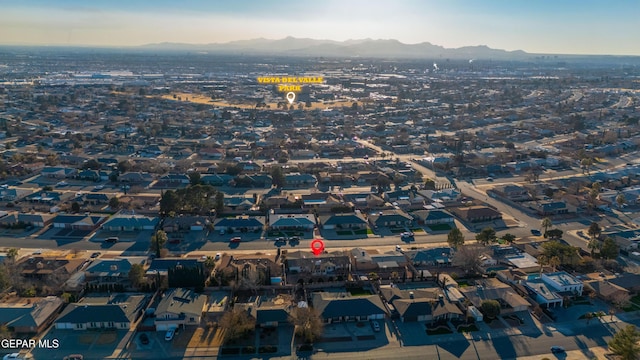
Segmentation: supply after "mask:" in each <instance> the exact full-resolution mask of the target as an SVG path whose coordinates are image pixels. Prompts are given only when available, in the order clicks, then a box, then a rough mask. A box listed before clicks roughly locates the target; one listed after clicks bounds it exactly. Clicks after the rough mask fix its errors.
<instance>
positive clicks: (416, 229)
mask: <svg viewBox="0 0 640 360" xmlns="http://www.w3.org/2000/svg"><path fill="white" fill-rule="evenodd" d="M411 231H412V232H414V233H419V232H424V229H423V228H415V229H411Z"/></svg>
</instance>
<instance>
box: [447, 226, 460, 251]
mask: <svg viewBox="0 0 640 360" xmlns="http://www.w3.org/2000/svg"><path fill="white" fill-rule="evenodd" d="M447 242H448V243H449V246H451V247H452V248H454V249H457V248H458V247H460V246H462V245H464V235H462V231H460V229H458V228H453V229H451V231H449V234H448V235H447Z"/></svg>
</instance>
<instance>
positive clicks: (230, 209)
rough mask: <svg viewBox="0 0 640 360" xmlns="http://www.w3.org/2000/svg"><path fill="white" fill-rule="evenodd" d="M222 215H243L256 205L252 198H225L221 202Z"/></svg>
mask: <svg viewBox="0 0 640 360" xmlns="http://www.w3.org/2000/svg"><path fill="white" fill-rule="evenodd" d="M223 204H224V211H223V212H224V213H236V214H237V213H243V212H246V211H249V210H251V208H253V207H254V206H255V205H256V203H255V200H254V199H253V198H246V197H242V196H231V197H225V198H224V200H223Z"/></svg>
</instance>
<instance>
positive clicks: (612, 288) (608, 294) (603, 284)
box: [584, 280, 630, 301]
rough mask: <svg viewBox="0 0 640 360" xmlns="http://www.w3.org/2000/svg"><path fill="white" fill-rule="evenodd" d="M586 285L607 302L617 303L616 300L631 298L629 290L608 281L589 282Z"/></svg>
mask: <svg viewBox="0 0 640 360" xmlns="http://www.w3.org/2000/svg"><path fill="white" fill-rule="evenodd" d="M584 285H585V286H586V287H587V288H589V289H591V290H592V291H594V292H595V293H596V295H597V296H598V297H600V298H601V299H603V300H605V301H616V299H621V298H624V297H626V296H630V292H629V290H627V289H625V288H623V287H622V286H619V285H616V284H614V283H611V282H609V281H608V280H592V281H587V282H586V283H585V284H584Z"/></svg>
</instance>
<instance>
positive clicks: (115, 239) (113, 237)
mask: <svg viewBox="0 0 640 360" xmlns="http://www.w3.org/2000/svg"><path fill="white" fill-rule="evenodd" d="M118 240H120V238H118V237H117V236H111V237H108V238H106V239H105V240H104V241H105V242H108V243H117V242H118Z"/></svg>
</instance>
